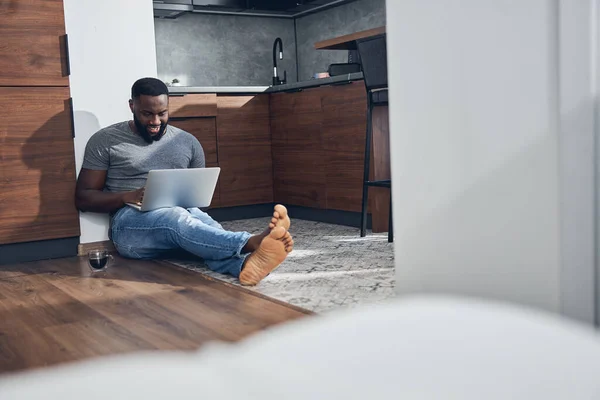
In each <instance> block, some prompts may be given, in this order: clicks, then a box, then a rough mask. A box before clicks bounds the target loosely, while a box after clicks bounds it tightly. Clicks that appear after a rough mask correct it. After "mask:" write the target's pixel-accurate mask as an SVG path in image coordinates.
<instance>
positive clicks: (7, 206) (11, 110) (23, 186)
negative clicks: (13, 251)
mask: <svg viewBox="0 0 600 400" xmlns="http://www.w3.org/2000/svg"><path fill="white" fill-rule="evenodd" d="M25 3H27V2H25ZM0 109H1V110H2V111H3V121H2V127H0V182H1V185H2V190H0V243H1V244H8V243H18V242H28V241H36V240H45V239H57V238H66V237H75V236H79V213H78V212H77V210H76V208H75V205H74V195H75V179H76V178H75V157H74V150H73V137H72V135H73V131H72V125H71V124H72V115H71V109H70V107H69V88H68V87H18V88H17V87H0Z"/></svg>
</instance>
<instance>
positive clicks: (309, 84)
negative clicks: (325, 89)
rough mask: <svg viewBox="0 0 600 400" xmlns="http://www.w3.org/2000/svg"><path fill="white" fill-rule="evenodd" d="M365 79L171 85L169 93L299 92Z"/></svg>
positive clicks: (357, 74)
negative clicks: (239, 84) (262, 83)
mask: <svg viewBox="0 0 600 400" xmlns="http://www.w3.org/2000/svg"><path fill="white" fill-rule="evenodd" d="M361 79H363V74H362V72H355V73H352V74H346V75H339V76H334V77H330V78H321V79H311V80H309V81H302V82H294V83H287V84H285V85H278V86H171V87H169V95H171V96H177V95H185V94H188V93H231V94H260V93H281V92H297V91H300V90H302V89H309V88H314V87H319V86H327V85H334V84H343V83H349V82H352V81H358V80H361Z"/></svg>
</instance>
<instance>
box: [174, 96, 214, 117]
mask: <svg viewBox="0 0 600 400" xmlns="http://www.w3.org/2000/svg"><path fill="white" fill-rule="evenodd" d="M216 115H217V95H216V94H215V93H190V94H186V95H184V96H169V116H170V117H173V118H183V117H214V116H216Z"/></svg>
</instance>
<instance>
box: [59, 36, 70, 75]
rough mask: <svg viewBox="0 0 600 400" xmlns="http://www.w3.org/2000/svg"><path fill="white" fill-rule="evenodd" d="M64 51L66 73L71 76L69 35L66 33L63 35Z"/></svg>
mask: <svg viewBox="0 0 600 400" xmlns="http://www.w3.org/2000/svg"><path fill="white" fill-rule="evenodd" d="M61 39H62V45H63V51H64V52H65V53H64V54H65V75H64V76H71V55H70V54H69V35H67V34H64V35H62V37H61Z"/></svg>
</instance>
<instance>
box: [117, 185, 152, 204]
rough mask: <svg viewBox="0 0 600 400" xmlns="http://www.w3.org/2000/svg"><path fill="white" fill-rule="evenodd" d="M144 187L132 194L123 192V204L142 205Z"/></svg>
mask: <svg viewBox="0 0 600 400" xmlns="http://www.w3.org/2000/svg"><path fill="white" fill-rule="evenodd" d="M145 189H146V188H145V187H143V188H140V189H138V190H134V191H132V192H125V194H124V195H123V202H124V203H133V204H138V205H140V204H142V200H144V191H145Z"/></svg>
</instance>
